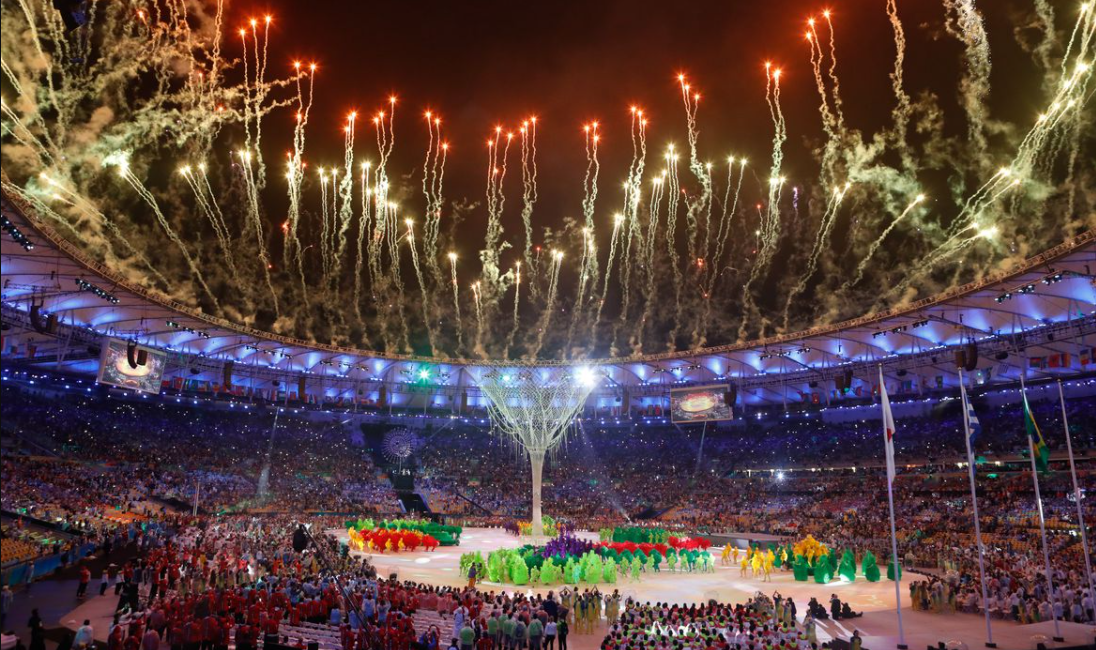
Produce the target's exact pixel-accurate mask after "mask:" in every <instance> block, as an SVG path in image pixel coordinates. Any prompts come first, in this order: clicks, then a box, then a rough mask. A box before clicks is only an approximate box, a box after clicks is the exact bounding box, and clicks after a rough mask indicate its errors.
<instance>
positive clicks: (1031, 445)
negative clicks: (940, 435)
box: [1020, 374, 1065, 643]
mask: <svg viewBox="0 0 1096 650" xmlns="http://www.w3.org/2000/svg"><path fill="white" fill-rule="evenodd" d="M1020 397H1021V399H1022V400H1023V403H1024V410H1025V411H1027V412H1028V413H1026V414H1025V415H1024V417H1025V418H1028V417H1030V418H1032V420H1034V419H1035V415H1034V414H1033V413H1030V411H1031V407H1030V406H1028V403H1027V386H1026V384H1025V383H1024V375H1023V374H1021V375H1020ZM1028 454H1029V455H1030V456H1031V480H1032V482H1033V483H1034V484H1035V505H1036V506H1037V507H1038V510H1039V535H1040V537H1041V538H1042V540H1043V563H1044V565H1045V571H1046V576H1047V590H1048V593H1047V597H1048V598H1050V617H1051V618H1053V619H1054V640H1055V641H1057V642H1059V643H1061V642H1063V641H1065V639H1064V638H1063V637H1062V631H1061V629H1060V628H1059V625H1058V614H1057V613H1056V612H1055V611H1054V578H1053V576H1052V575H1051V573H1050V551H1048V550H1047V525H1046V521H1045V520H1044V518H1043V498H1042V496H1040V495H1039V471H1038V470H1037V469H1036V468H1035V440H1034V439H1033V438H1032V436H1031V435H1030V434H1029V435H1028Z"/></svg>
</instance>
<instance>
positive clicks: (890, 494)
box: [879, 364, 908, 650]
mask: <svg viewBox="0 0 1096 650" xmlns="http://www.w3.org/2000/svg"><path fill="white" fill-rule="evenodd" d="M886 394H887V387H886V385H884V384H883V364H879V403H880V404H882V405H883V406H884V408H885V410H884V415H883V427H884V429H885V428H886V426H887V422H886V413H887V412H888V411H890V399H889V398H887V397H886ZM893 417H894V414H893V412H892V413H891V418H892V419H893ZM887 444H892V443H891V442H888V443H887ZM893 462H894V461H893V459H892V460H891V463H892V464H893ZM887 503H888V505H889V506H890V528H891V568H892V569H893V570H894V611H895V612H897V613H898V650H906V649H907V648H908V646H907V645H906V631H905V629H904V628H903V627H902V565H901V564H900V563H899V562H898V537H897V532H896V529H897V527H896V526H895V525H894V481H892V480H891V477H890V476H889V475H888V476H887Z"/></svg>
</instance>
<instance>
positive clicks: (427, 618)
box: [414, 609, 453, 643]
mask: <svg viewBox="0 0 1096 650" xmlns="http://www.w3.org/2000/svg"><path fill="white" fill-rule="evenodd" d="M414 621H415V636H416V637H418V636H422V634H423V632H426V631H427V630H428V629H430V626H431V625H437V626H438V629H439V630H441V641H442V643H446V642H447V641H448V639H449V637H448V636H446V635H448V634H450V633H451V632H452V631H453V618H452V617H450V618H442V617H441V615H440V614H438V613H437V612H436V611H434V610H432V609H420V610H419V611H417V612H415V617H414Z"/></svg>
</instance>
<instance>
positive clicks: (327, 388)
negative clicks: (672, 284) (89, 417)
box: [0, 193, 1096, 404]
mask: <svg viewBox="0 0 1096 650" xmlns="http://www.w3.org/2000/svg"><path fill="white" fill-rule="evenodd" d="M2 212H3V216H4V218H5V222H4V228H5V230H6V231H7V232H5V233H3V243H2V248H0V255H2V262H3V264H2V275H3V295H2V302H3V319H4V324H5V332H4V339H5V341H4V343H5V344H4V349H3V356H4V358H5V359H21V360H23V361H26V362H29V363H35V364H43V365H46V366H48V367H51V368H57V369H61V370H66V371H70V372H84V373H89V374H91V373H94V372H95V371H96V370H97V368H98V356H97V355H96V354H94V353H93V351H92V350H91V349H89V346H91V347H92V348H94V347H95V346H97V345H98V343H99V342H101V340H102V339H103V338H104V337H116V338H121V339H127V340H132V341H136V342H137V343H139V344H141V345H145V346H148V347H152V348H159V349H163V350H166V351H169V352H170V353H171V363H170V364H169V369H168V375H167V378H172V377H176V376H181V377H185V378H186V379H195V378H197V379H205V380H211V381H219V380H220V378H221V377H222V376H223V372H224V366H225V364H226V363H228V362H231V363H232V370H231V372H232V374H233V377H234V383H235V384H237V385H246V386H249V387H253V388H256V389H267V390H269V387H271V386H275V385H277V384H276V383H275V382H285V383H290V382H296V381H298V380H299V377H300V376H302V375H303V376H305V377H306V380H305V381H306V382H307V383H308V385H309V386H310V391H316V392H323V393H324V394H327V395H333V396H334V395H343V394H345V395H347V396H350V395H355V394H357V395H363V394H367V393H368V392H369V391H374V390H377V389H379V387H380V385H381V384H387V385H388V389H387V390H388V391H389V393H390V394H399V393H400V392H407V391H406V390H403V389H401V388H400V386H405V385H408V384H415V385H416V391H415V392H416V393H418V394H429V395H431V396H433V397H432V398H431V399H449V398H452V397H453V396H454V395H456V394H458V393H460V392H470V393H472V394H473V398H472V399H476V398H477V396H478V390H477V389H476V388H475V387H476V383H477V381H476V380H477V378H478V377H479V376H480V375H481V374H482V373H483V372H486V371H487V370H488V369H489V368H497V367H499V366H523V367H530V366H532V367H537V368H542V369H543V372H556V371H558V370H556V369H559V368H563V367H568V366H574V365H578V364H583V363H584V362H579V361H568V362H553V361H538V362H535V363H534V362H515V361H506V362H503V361H499V362H491V361H479V360H442V359H431V358H421V357H411V356H394V355H385V354H380V353H376V352H369V351H365V350H357V349H351V348H342V347H337V346H326V345H319V344H314V343H309V342H306V341H300V340H296V339H291V338H287V337H282V336H278V335H275V334H271V333H268V332H261V331H258V330H254V329H251V328H248V327H245V326H240V325H237V324H234V323H230V322H228V321H225V320H223V319H219V318H216V317H213V316H210V315H207V314H203V313H201V312H198V311H196V310H194V309H192V308H190V307H188V306H186V305H182V304H178V303H175V302H173V301H171V300H168V299H165V298H163V297H159V296H156V295H152V294H150V293H149V292H147V291H145V290H144V289H142V288H140V287H138V286H135V285H133V284H131V283H130V282H128V281H126V279H125V278H123V277H122V276H121V275H120V274H118V273H115V272H114V271H112V270H111V269H109V268H106V267H104V266H103V265H101V264H98V263H96V262H94V261H92V260H90V259H88V258H87V257H86V256H85V255H84V254H83V253H81V252H80V251H79V249H78V248H76V247H75V246H73V245H72V244H71V243H69V242H68V241H66V240H65V239H64V238H63V237H61V236H60V235H59V234H58V233H56V232H55V231H54V230H53V229H52V228H51V227H50V226H49V225H48V224H46V223H44V222H42V221H39V220H38V218H37V217H36V216H35V215H34V214H33V212H32V210H31V209H30V208H28V207H27V206H25V205H24V204H22V203H21V202H19V201H18V200H17V199H15V198H14V197H12V196H10V195H8V194H7V193H5V194H4V195H3V197H2ZM28 244H29V246H28ZM1094 271H1096V232H1094V231H1088V232H1085V233H1082V234H1080V235H1078V236H1076V237H1074V238H1073V239H1071V240H1070V241H1068V242H1065V243H1063V244H1061V245H1059V246H1057V247H1055V248H1054V249H1051V250H1049V251H1046V252H1045V253H1043V254H1041V255H1038V256H1036V257H1034V258H1031V259H1029V260H1027V261H1025V262H1024V263H1022V264H1020V265H1019V266H1017V267H1016V268H1014V269H1010V270H1008V271H1006V272H1002V273H997V274H995V275H992V276H990V277H988V278H987V279H985V280H983V281H981V282H978V283H972V284H969V285H964V286H960V287H955V288H953V289H951V290H949V291H947V292H945V293H943V294H940V295H937V296H934V297H932V298H929V299H925V300H921V301H919V302H917V303H914V304H912V305H908V306H906V307H903V308H902V309H899V310H892V311H888V312H884V313H880V314H874V315H871V316H864V317H861V318H857V319H854V320H851V321H846V322H843V323H838V324H835V325H832V326H825V327H818V328H813V329H811V330H806V331H803V332H798V333H795V334H790V335H782V336H777V337H771V338H767V339H763V340H757V341H752V342H749V343H745V344H740V345H728V346H721V347H717V348H705V349H702V350H696V351H690V352H677V353H667V354H655V355H644V356H642V357H634V358H621V359H610V360H591V361H589V362H585V364H586V365H591V366H593V367H595V368H596V369H597V370H599V371H600V372H601V373H603V374H604V376H605V380H604V381H602V382H601V386H600V388H599V389H598V392H599V393H600V394H601V395H602V396H603V397H609V396H612V395H619V394H620V393H621V392H622V390H624V389H625V387H626V388H627V391H628V392H629V394H630V395H632V396H633V397H634V398H638V399H641V400H642V399H644V397H645V396H649V397H655V396H662V395H664V394H665V393H666V391H667V389H668V388H670V387H675V386H683V385H697V384H713V383H729V384H734V385H736V386H737V390H738V394H739V395H740V396H741V397H742V399H743V400H744V402H745V403H751V404H764V403H781V402H786V401H787V400H795V401H799V400H800V399H804V395H806V394H810V393H818V392H822V393H823V394H826V395H828V394H829V393H831V388H832V387H833V385H832V384H831V383H829V382H831V381H832V380H833V379H834V378H837V377H839V376H841V375H844V374H845V373H847V372H849V371H851V372H852V373H853V377H854V385H855V384H856V382H857V381H859V382H863V383H864V385H866V386H867V385H868V384H870V382H871V379H872V378H873V377H874V376H875V372H876V370H875V367H876V366H878V365H882V366H883V369H884V373H885V375H886V377H887V378H888V384H889V383H890V381H891V380H893V381H894V382H895V383H896V384H899V385H901V384H906V385H907V386H908V385H909V382H911V381H912V382H913V386H914V390H917V391H920V390H923V389H926V388H930V387H931V388H938V387H939V388H944V387H947V386H954V384H955V383H956V380H957V377H958V375H957V371H956V363H955V351H956V350H957V349H959V347H960V346H963V345H966V344H969V343H970V342H971V341H973V342H974V343H975V344H976V345H977V348H978V353H979V358H980V360H979V366H978V370H979V373H978V378H977V381H979V382H981V383H993V382H998V381H1014V380H1015V379H1017V377H1018V376H1019V373H1020V372H1021V371H1022V370H1023V369H1025V368H1026V369H1027V371H1028V373H1029V374H1028V377H1029V378H1031V377H1034V376H1039V375H1070V374H1076V373H1077V372H1080V371H1082V370H1086V369H1096V365H1090V366H1089V367H1088V368H1086V367H1085V366H1084V365H1082V361H1085V360H1088V357H1091V356H1092V355H1091V352H1089V353H1088V354H1087V355H1086V354H1084V351H1085V350H1089V348H1090V346H1093V337H1092V335H1093V334H1094V333H1096V280H1094ZM33 305H38V306H39V307H38V309H39V310H40V312H45V313H48V314H56V315H57V316H58V321H59V327H58V330H57V332H56V333H55V334H48V333H43V332H41V331H38V330H39V329H41V328H37V329H36V328H35V327H34V325H35V323H34V322H32V319H31V310H32V306H33ZM31 348H33V351H34V354H33V358H27V357H28V352H29V351H30V349H31ZM1088 363H1089V364H1091V363H1092V361H1091V360H1088ZM424 389H425V390H424ZM869 390H870V386H869ZM869 394H870V393H869ZM826 399H828V397H827V398H826Z"/></svg>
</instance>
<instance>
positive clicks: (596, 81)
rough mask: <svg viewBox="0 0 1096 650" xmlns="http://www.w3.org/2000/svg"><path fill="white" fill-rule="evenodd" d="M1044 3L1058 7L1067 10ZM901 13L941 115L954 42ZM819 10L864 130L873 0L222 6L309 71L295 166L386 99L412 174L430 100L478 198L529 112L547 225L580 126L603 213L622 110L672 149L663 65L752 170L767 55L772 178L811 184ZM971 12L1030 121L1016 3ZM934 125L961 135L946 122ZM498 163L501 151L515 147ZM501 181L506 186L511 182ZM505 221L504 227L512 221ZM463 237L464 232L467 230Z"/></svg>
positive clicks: (765, 144) (873, 76)
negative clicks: (775, 158)
mask: <svg viewBox="0 0 1096 650" xmlns="http://www.w3.org/2000/svg"><path fill="white" fill-rule="evenodd" d="M1056 4H1061V5H1063V7H1062V8H1061V9H1062V10H1064V9H1065V8H1066V7H1065V5H1067V4H1071V3H1056ZM898 8H899V14H900V16H901V17H902V20H903V24H904V28H905V31H906V36H907V39H908V41H909V44H908V50H907V55H906V63H905V73H906V86H907V88H908V89H910V91H911V94H914V93H916V92H918V91H920V90H921V89H925V88H928V89H932V90H934V91H935V92H937V93H939V94H940V100H941V103H942V104H943V106H944V107H945V110H947V109H949V108H954V107H955V94H956V90H955V84H956V80H957V78H958V75H959V69H960V68H959V66H960V65H961V61H962V59H961V53H962V48H961V45H960V43H959V42H958V41H957V40H956V39H954V38H951V37H949V36H948V35H947V34H946V33H945V32H944V18H945V10H944V7H943V4H942V3H940V2H931V1H924V2H922V1H917V2H910V1H905V2H899V3H898ZM823 9H830V10H831V11H832V12H833V14H832V16H833V21H834V27H835V32H836V35H837V53H838V70H837V71H838V74H839V75H841V81H842V90H843V93H844V95H845V98H846V101H845V104H846V114H847V116H848V119H849V121H850V122H851V123H853V124H855V125H857V126H858V127H860V128H862V129H864V130H865V131H867V132H872V131H874V130H876V128H878V127H879V126H882V125H883V124H884V123H885V122H886V120H887V119H889V112H890V109H891V106H892V103H893V95H892V94H891V93H890V85H889V84H890V80H889V78H888V75H889V73H890V71H891V69H892V67H893V63H894V56H895V45H894V41H893V34H892V31H891V28H890V25H889V23H888V20H887V15H886V9H885V2H884V0H878V1H875V0H873V1H868V0H855V1H849V0H844V1H842V0H832V1H829V2H823V1H820V0H769V1H766V2H741V1H737V2H684V3H682V2H634V1H633V2H629V1H623V0H610V1H605V2H589V3H580V2H556V3H512V2H493V1H492V2H462V3H453V2H421V3H410V2H391V3H373V2H369V3H366V2H320V3H316V2H287V3H272V4H270V5H249V4H248V3H237V4H236V5H235V6H234V7H233V10H232V11H233V13H236V14H238V16H239V18H240V20H241V21H242V20H243V19H245V18H246V17H247V16H250V15H261V14H262V13H265V12H266V11H269V12H270V13H272V14H273V15H274V16H275V23H274V25H275V26H274V30H273V34H272V41H273V42H275V43H277V47H276V51H277V52H278V55H277V56H284V58H285V59H286V65H287V67H288V62H289V60H291V59H292V58H293V57H298V56H299V57H300V58H302V59H303V60H311V59H313V58H315V59H316V60H317V61H318V63H319V64H320V66H321V67H320V72H319V74H318V76H317V78H316V84H317V87H316V104H315V106H316V108H315V112H314V113H313V115H314V118H313V122H312V124H313V125H315V126H312V127H310V146H311V147H313V148H312V150H311V156H310V158H312V159H313V160H316V161H317V164H323V163H324V162H336V161H337V158H338V157H339V156H341V144H342V139H341V132H340V129H341V127H342V124H343V120H344V118H345V114H346V113H347V112H348V111H350V110H355V109H356V110H359V111H363V112H365V113H366V114H371V113H373V112H375V111H376V110H378V109H381V108H384V104H385V101H386V98H387V97H388V96H389V94H395V95H396V96H398V97H399V104H398V107H397V120H396V137H397V140H398V146H397V148H396V153H395V165H394V166H392V167H391V168H393V169H395V170H399V171H401V172H406V171H410V172H412V173H413V171H414V170H415V169H416V161H418V166H419V167H421V156H422V154H423V153H424V150H425V146H426V137H427V133H426V128H425V123H424V120H423V112H424V111H425V110H427V109H432V110H434V111H436V112H438V113H440V114H441V115H442V118H443V120H444V124H443V129H444V132H445V137H446V139H447V140H448V141H450V142H451V143H452V144H451V146H452V147H453V149H452V150H451V152H450V153H451V155H450V158H449V163H448V167H447V171H446V193H447V195H449V196H451V197H453V198H457V197H459V196H465V197H468V198H470V199H477V198H481V197H482V196H483V192H484V185H485V179H486V170H487V166H486V153H487V152H486V146H485V144H486V138H487V136H488V135H489V134H490V133H491V132H492V130H493V128H494V127H495V126H496V125H502V126H503V127H504V128H507V127H509V128H516V126H517V125H518V123H519V122H520V121H521V120H522V119H524V118H526V117H528V116H530V115H537V116H538V118H539V121H538V132H537V133H538V161H539V166H540V176H539V180H540V184H541V191H540V197H541V201H542V202H541V203H540V204H538V210H537V216H538V217H539V223H541V224H545V223H549V224H550V223H553V222H554V221H555V219H554V218H553V215H556V216H562V215H565V214H571V215H575V214H578V213H579V211H580V210H579V208H580V206H579V203H580V201H581V198H582V191H581V182H582V174H583V172H584V169H585V155H584V152H583V140H582V125H583V124H585V123H587V122H589V121H593V120H597V121H599V122H600V125H601V127H600V128H601V133H602V143H601V148H600V155H601V159H602V174H601V180H602V187H603V188H607V191H608V193H606V194H603V195H602V196H603V197H604V198H605V200H606V204H603V206H602V208H601V210H599V212H602V211H608V210H613V209H616V208H615V207H609V203H608V202H609V201H615V200H618V199H619V198H620V197H618V196H616V193H612V191H613V190H614V189H616V188H618V186H619V182H620V181H622V180H623V179H624V175H625V173H626V169H627V164H628V160H629V158H630V156H631V143H630V141H629V139H628V133H629V116H630V113H629V107H630V106H632V105H637V106H641V107H643V108H644V109H645V110H646V114H647V115H648V116H649V119H650V120H651V122H650V125H649V127H648V143H649V145H650V146H651V147H652V148H653V149H654V150H655V151H662V150H663V149H664V147H665V146H666V144H667V143H670V142H674V143H677V144H678V146H679V147H680V146H684V144H685V143H684V139H685V138H684V135H685V116H684V110H683V107H682V101H681V93H680V88H679V86H678V84H677V74H678V73H684V74H686V75H687V76H688V78H689V79H690V81H691V82H692V84H693V87H694V88H695V89H697V90H699V91H700V92H701V93H702V100H701V104H700V112H699V128H700V150H701V157H702V158H706V159H710V160H714V161H723V160H725V159H726V157H727V156H728V155H730V154H735V155H738V156H747V157H748V158H750V160H751V161H753V162H755V163H756V166H754V170H755V172H756V173H758V174H759V176H758V178H761V179H763V178H764V174H765V168H766V166H767V163H768V159H769V154H770V150H771V138H772V122H771V120H770V118H769V114H768V109H767V107H766V104H765V99H764V83H765V75H764V62H765V61H772V62H773V64H774V65H777V66H780V67H781V68H782V69H783V70H784V77H783V79H784V81H783V99H782V103H783V106H784V110H785V113H786V115H787V122H788V133H789V141H788V144H787V145H786V146H785V151H786V156H787V158H786V161H787V162H786V164H785V172H786V174H787V175H788V177H789V179H790V180H791V182H793V183H810V182H812V181H813V180H815V178H816V176H817V165H816V164H815V163H814V161H812V160H811V159H810V157H809V153H808V144H809V142H810V141H812V140H815V139H817V138H819V137H820V136H821V128H820V121H819V116H818V111H817V106H818V101H819V100H818V96H817V93H816V91H815V88H814V82H813V78H812V77H811V68H810V63H809V58H808V47H807V44H806V42H805V39H804V34H805V27H806V22H805V21H806V20H807V18H808V17H809V16H811V15H816V16H817V15H818V14H820V13H821V11H822V10H823ZM982 9H983V11H984V13H985V14H986V15H985V18H986V27H987V32H988V33H989V34H990V37H991V45H992V47H993V50H992V51H993V53H994V74H993V80H992V81H993V92H994V98H993V99H992V100H991V101H992V106H993V107H994V110H995V111H998V113H997V115H998V116H999V117H1000V118H1002V119H1004V120H1006V121H1014V120H1019V121H1021V122H1024V121H1027V119H1028V117H1029V116H1030V115H1032V114H1033V113H1034V112H1036V111H1037V110H1038V106H1039V105H1038V102H1039V99H1040V98H1039V96H1038V95H1037V94H1035V93H1028V92H1026V90H1028V89H1025V88H1024V87H1023V86H1020V85H1018V84H1019V83H1020V81H1021V80H1023V81H1025V82H1027V83H1028V84H1029V85H1031V83H1032V82H1034V81H1037V79H1038V77H1037V76H1035V75H1034V74H1033V71H1034V67H1033V66H1032V64H1031V62H1030V59H1029V58H1028V57H1026V56H1024V55H1023V54H1022V53H1021V50H1020V47H1019V46H1018V44H1017V40H1016V37H1015V36H1014V34H1017V33H1019V34H1020V35H1021V36H1022V35H1023V30H1018V28H1017V25H1018V24H1023V22H1024V21H1025V15H1026V12H1028V11H1030V8H1029V7H1028V6H1027V5H1026V4H1025V3H1021V2H994V3H992V6H991V7H990V6H987V7H983V8H982ZM1064 18H1066V17H1065V16H1063V19H1064ZM273 64H274V60H273V59H272V65H273ZM1016 66H1020V69H1017V68H1016ZM1035 87H1037V86H1035ZM1035 87H1033V88H1032V90H1033V89H1034V88H1035ZM273 119H274V121H277V120H278V119H283V120H286V121H288V120H289V119H291V116H290V115H283V116H281V117H280V118H279V117H278V116H275V117H274V118H273ZM324 125H326V127H325V126H324ZM947 125H948V126H949V127H951V128H954V129H955V132H956V133H957V134H961V133H962V127H963V125H962V123H961V118H960V117H959V116H958V114H957V115H956V118H955V119H953V120H951V121H950V122H947ZM362 127H364V128H362ZM362 127H359V128H361V129H362V130H361V132H360V133H361V135H360V136H359V137H362V136H371V135H372V125H371V124H368V123H365V124H363V125H362ZM325 130H326V133H325V132H324V131H325ZM359 142H361V141H359ZM367 146H368V145H367ZM359 147H361V145H359ZM359 151H362V149H361V148H359ZM365 151H368V149H366V150H365ZM511 157H512V161H513V160H516V156H515V152H513V151H512V152H511ZM324 158H326V160H323V159H324ZM650 168H651V167H649V169H650ZM508 180H509V181H510V182H512V183H514V185H513V187H512V188H511V192H513V193H517V192H518V191H519V190H520V179H519V177H518V175H517V174H514V175H511V176H510V178H509V179H508ZM603 191H606V190H603ZM515 205H516V204H515ZM613 205H615V203H614V204H613ZM511 216H515V215H511ZM508 230H509V232H510V233H512V234H516V232H515V230H514V229H513V223H512V222H511V228H508ZM472 234H473V238H474V240H475V241H477V242H478V239H479V237H480V235H481V230H480V229H479V228H475V229H472ZM471 244H472V242H470V245H471Z"/></svg>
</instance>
